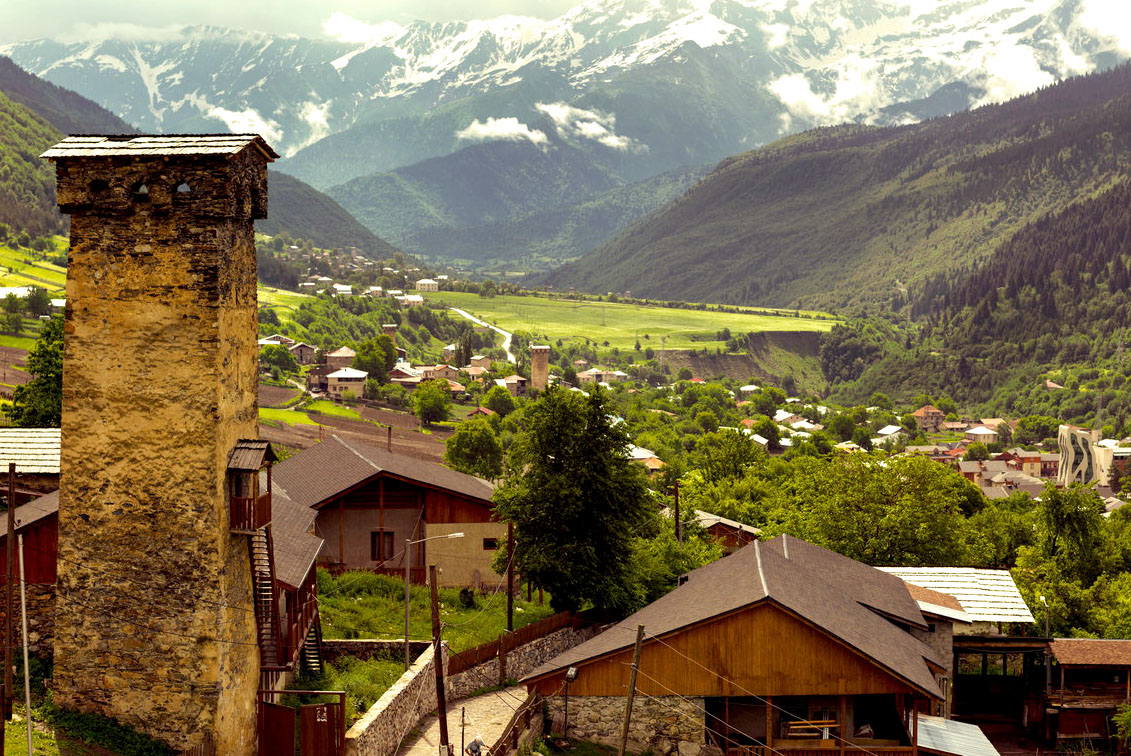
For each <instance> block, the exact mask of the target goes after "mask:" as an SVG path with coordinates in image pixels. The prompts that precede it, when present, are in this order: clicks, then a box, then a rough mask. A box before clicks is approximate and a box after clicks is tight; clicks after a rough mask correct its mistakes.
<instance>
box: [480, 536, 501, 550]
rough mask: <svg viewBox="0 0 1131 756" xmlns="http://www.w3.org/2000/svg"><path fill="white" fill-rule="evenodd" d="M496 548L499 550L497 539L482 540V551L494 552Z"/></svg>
mask: <svg viewBox="0 0 1131 756" xmlns="http://www.w3.org/2000/svg"><path fill="white" fill-rule="evenodd" d="M497 548H499V539H498V538H484V539H483V550H484V551H494V550H495V549H497Z"/></svg>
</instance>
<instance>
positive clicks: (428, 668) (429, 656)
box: [346, 646, 447, 756]
mask: <svg viewBox="0 0 1131 756" xmlns="http://www.w3.org/2000/svg"><path fill="white" fill-rule="evenodd" d="M444 651H445V653H444V655H443V658H441V659H440V663H441V664H443V665H446V663H447V648H446V647H445V649H444ZM435 709H436V667H435V653H434V649H433V648H432V647H431V646H429V647H428V648H427V649H426V650H425V651H424V653H422V654H420V656H418V657H417V658H416V661H414V662H413V663H412V666H411V667H409V669H408V670H407V671H406V672H405V673H404V674H403V675H401V677H400V679H399V680H397V681H396V682H395V683H393V686H392V687H391V688H389V689H388V690H387V691H385V693H384V695H382V696H381V698H379V699H378V700H377V703H375V704H373V705H372V706H371V707H369V711H367V712H365V716H363V717H362V718H361V719H359V720H357V721H356V722H354V724H353V727H351V728H350V729H349V731H348V732H346V756H392V754H394V753H396V750H397V747H398V746H399V745H400V743H401V740H403V739H404V737H405V735H407V734H408V732H409V730H411V729H412V728H413V727H415V726H416V725H417V723H418V722H420V720H421V719H423V718H424V717H425V716H427V715H428V714H430V713H431V712H433V711H435Z"/></svg>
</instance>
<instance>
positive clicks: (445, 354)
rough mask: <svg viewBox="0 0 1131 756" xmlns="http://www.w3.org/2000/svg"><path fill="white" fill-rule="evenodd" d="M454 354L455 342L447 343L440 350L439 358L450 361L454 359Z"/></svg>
mask: <svg viewBox="0 0 1131 756" xmlns="http://www.w3.org/2000/svg"><path fill="white" fill-rule="evenodd" d="M455 356H456V345H455V344H448V345H447V346H446V347H444V348H443V349H442V350H440V359H442V360H443V361H444V362H451V361H452V360H454V359H455Z"/></svg>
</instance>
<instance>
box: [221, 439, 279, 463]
mask: <svg viewBox="0 0 1131 756" xmlns="http://www.w3.org/2000/svg"><path fill="white" fill-rule="evenodd" d="M276 460H278V457H276V456H275V452H274V450H272V449H271V444H269V443H268V442H266V441H261V440H259V439H255V438H241V439H240V440H239V441H237V442H236V445H235V446H234V447H232V450H231V451H230V452H228V469H229V470H258V469H259V468H261V467H263V465H265V464H267V463H268V462H274V461H276Z"/></svg>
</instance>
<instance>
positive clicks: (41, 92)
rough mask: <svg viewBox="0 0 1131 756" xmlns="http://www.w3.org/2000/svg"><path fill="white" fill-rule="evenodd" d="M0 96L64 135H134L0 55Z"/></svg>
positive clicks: (75, 95)
mask: <svg viewBox="0 0 1131 756" xmlns="http://www.w3.org/2000/svg"><path fill="white" fill-rule="evenodd" d="M0 92H4V94H6V95H8V99H10V100H12V101H13V102H18V103H20V104H21V105H24V106H26V107H28V108H30V109H31V110H33V111H35V112H36V113H38V114H39V116H40V117H41V118H43V119H44V120H45V121H47V122H48V123H50V124H51V125H52V126H54V127H55V128H56V129H58V130H59V131H61V132H63V133H64V134H136V133H138V130H137V129H135V128H134V127H133V126H131V125H129V124H128V123H126V122H125V121H123V120H122V119H121V118H119V117H118V116H116V115H114V114H113V113H111V112H110V111H109V110H107V109H106V108H104V107H102V106H101V105H99V104H98V103H96V102H94V101H93V100H88V99H87V98H85V97H83V96H82V95H80V94H79V93H78V92H72V91H71V90H69V89H64V88H63V87H60V86H56V85H55V84H52V83H51V82H49V81H45V80H44V79H41V78H39V77H38V76H36V75H35V74H31V73H28V72H27V71H25V70H23V69H22V68H20V67H19V66H17V65H16V64H15V63H13V62H12V59H11V58H6V57H4V56H2V55H0Z"/></svg>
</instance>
